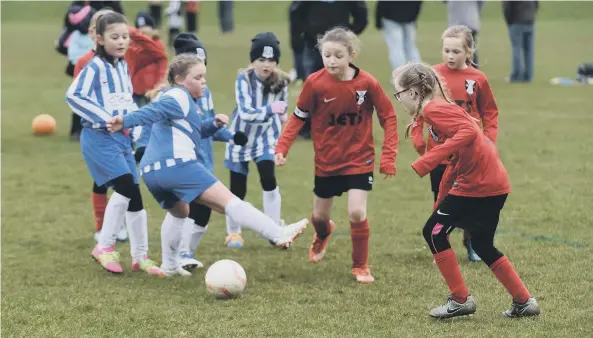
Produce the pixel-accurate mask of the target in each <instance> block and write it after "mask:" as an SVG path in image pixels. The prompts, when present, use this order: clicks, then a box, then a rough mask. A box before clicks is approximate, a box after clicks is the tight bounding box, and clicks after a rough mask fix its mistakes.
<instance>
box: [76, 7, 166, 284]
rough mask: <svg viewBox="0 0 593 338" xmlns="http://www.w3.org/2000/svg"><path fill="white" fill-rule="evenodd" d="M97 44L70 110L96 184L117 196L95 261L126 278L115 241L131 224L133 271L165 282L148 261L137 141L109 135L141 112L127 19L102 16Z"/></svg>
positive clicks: (79, 79) (116, 15) (113, 197)
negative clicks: (109, 126) (117, 121)
mask: <svg viewBox="0 0 593 338" xmlns="http://www.w3.org/2000/svg"><path fill="white" fill-rule="evenodd" d="M96 42H97V48H96V52H95V56H94V57H93V58H92V59H91V61H90V62H89V63H88V64H87V66H86V67H85V68H84V69H83V70H82V72H81V73H80V74H79V75H78V76H77V78H76V79H75V80H74V82H73V83H72V85H71V86H70V88H69V89H68V92H67V93H66V101H67V102H68V105H69V106H70V108H72V111H73V112H74V113H76V114H78V115H79V116H81V117H82V126H83V130H82V133H81V138H80V145H81V148H82V156H83V158H84V161H85V162H86V165H87V167H88V169H89V171H90V173H91V175H92V177H93V179H94V180H95V183H96V184H97V185H98V186H103V185H104V186H107V187H110V186H111V187H113V188H114V190H115V192H114V193H113V194H112V195H111V198H110V199H109V202H108V203H107V207H106V209H105V217H104V221H103V228H102V230H101V234H100V236H99V242H98V243H97V245H96V246H95V248H94V249H93V251H92V256H93V257H94V258H95V260H96V261H97V262H98V263H100V264H101V265H102V266H103V267H104V268H105V269H106V270H107V271H110V272H113V273H121V272H123V269H122V267H121V265H120V264H119V254H118V253H117V252H116V251H115V239H116V233H117V231H118V230H119V229H118V227H119V225H120V224H122V223H123V221H124V218H125V219H126V224H127V225H128V232H129V234H130V250H131V255H132V259H133V260H132V269H133V270H143V271H146V272H148V273H149V274H151V275H156V276H162V275H163V273H162V272H161V270H160V268H159V267H158V266H157V265H156V264H155V263H154V262H153V261H152V260H149V259H148V258H147V252H148V233H147V232H148V230H147V220H146V211H145V210H144V206H143V205H142V196H141V195H140V187H139V185H138V184H139V181H138V172H137V170H136V162H135V161H134V156H133V155H132V147H131V139H130V137H129V136H128V133H124V132H118V133H110V132H108V131H107V130H106V123H107V121H110V120H111V119H112V118H113V116H122V115H125V114H128V113H130V112H132V111H134V110H136V109H137V108H138V107H137V106H136V104H135V103H134V101H133V99H132V93H133V90H132V82H131V79H130V75H129V72H128V66H127V64H126V61H125V60H124V56H125V54H126V51H127V49H128V45H129V42H130V39H129V33H128V25H127V23H126V19H125V17H124V16H123V15H121V14H119V13H115V12H111V13H107V14H104V15H103V16H101V18H100V19H99V20H98V22H97V26H96Z"/></svg>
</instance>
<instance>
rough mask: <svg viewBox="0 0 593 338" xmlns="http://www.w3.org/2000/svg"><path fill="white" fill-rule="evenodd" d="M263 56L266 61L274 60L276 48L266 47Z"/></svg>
mask: <svg viewBox="0 0 593 338" xmlns="http://www.w3.org/2000/svg"><path fill="white" fill-rule="evenodd" d="M261 56H262V57H263V58H264V59H273V58H274V48H272V47H270V46H265V47H264V50H263V52H262V53H261Z"/></svg>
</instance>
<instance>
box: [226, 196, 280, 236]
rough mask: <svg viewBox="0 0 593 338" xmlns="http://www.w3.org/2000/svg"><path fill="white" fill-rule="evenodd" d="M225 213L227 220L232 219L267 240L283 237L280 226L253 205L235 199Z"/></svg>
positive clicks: (228, 205)
mask: <svg viewBox="0 0 593 338" xmlns="http://www.w3.org/2000/svg"><path fill="white" fill-rule="evenodd" d="M224 212H225V214H226V215H227V216H228V217H227V219H228V218H230V219H232V220H233V221H234V223H235V224H237V225H239V226H243V227H246V228H248V229H250V230H252V231H255V232H257V233H259V234H261V235H262V236H264V237H265V238H267V239H275V238H279V237H280V236H281V228H280V227H279V226H278V224H276V223H275V222H274V221H273V220H272V219H271V218H270V217H268V216H266V215H265V214H264V213H263V212H261V211H259V210H257V209H256V208H255V207H254V206H253V205H251V204H250V203H247V202H244V201H241V199H239V198H238V197H235V198H233V199H232V200H231V201H230V202H229V204H227V206H226V208H225V210H224ZM227 226H228V223H227ZM227 229H228V228H227Z"/></svg>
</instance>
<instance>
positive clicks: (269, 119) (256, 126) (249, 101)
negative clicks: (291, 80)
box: [225, 71, 288, 163]
mask: <svg viewBox="0 0 593 338" xmlns="http://www.w3.org/2000/svg"><path fill="white" fill-rule="evenodd" d="M263 91H264V84H263V83H262V81H261V80H259V79H258V78H257V76H256V75H255V73H254V72H253V71H251V72H241V73H240V74H239V76H238V77H237V80H236V81H235V100H236V103H237V106H236V108H235V110H234V111H233V117H232V120H231V124H230V127H229V129H230V131H231V132H233V133H234V132H236V131H242V132H243V133H245V135H247V139H248V142H247V144H246V145H244V146H238V145H235V144H231V143H229V144H228V145H227V149H226V152H225V160H226V161H230V162H235V163H238V162H246V161H251V160H257V158H259V157H261V156H263V155H266V156H268V157H269V156H272V157H273V156H274V153H275V150H276V144H277V143H278V138H280V131H281V128H282V123H281V122H280V118H279V117H278V115H276V114H273V113H272V108H271V106H270V105H271V104H272V102H274V101H286V100H287V98H288V88H287V87H284V89H283V90H282V91H281V92H280V93H277V94H273V93H269V94H267V95H264V92H263Z"/></svg>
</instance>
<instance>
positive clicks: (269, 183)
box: [260, 175, 276, 191]
mask: <svg viewBox="0 0 593 338" xmlns="http://www.w3.org/2000/svg"><path fill="white" fill-rule="evenodd" d="M260 182H261V187H262V189H263V190H264V191H273V190H276V176H275V175H272V176H269V177H262V178H261V180H260Z"/></svg>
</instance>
